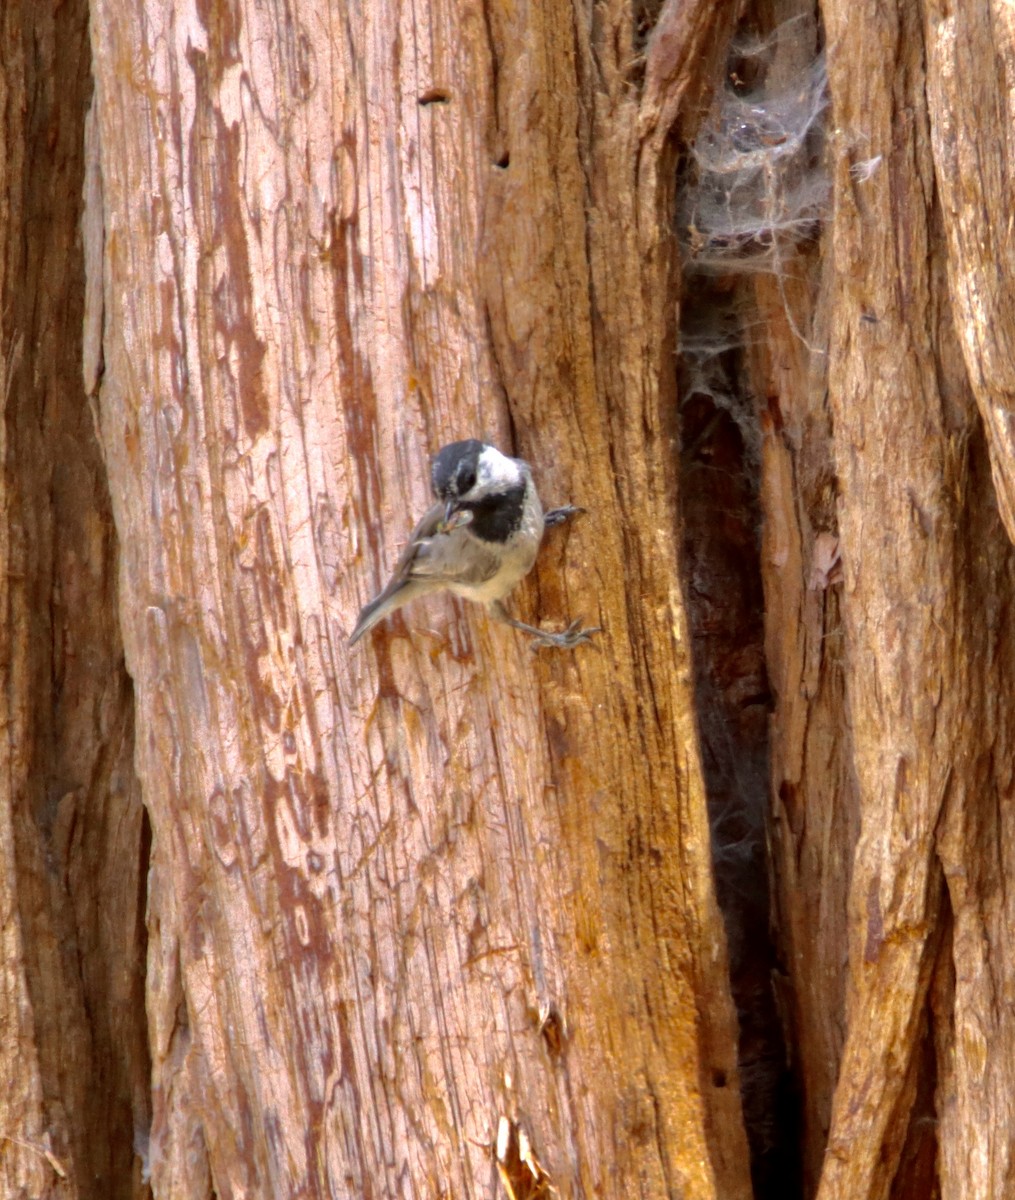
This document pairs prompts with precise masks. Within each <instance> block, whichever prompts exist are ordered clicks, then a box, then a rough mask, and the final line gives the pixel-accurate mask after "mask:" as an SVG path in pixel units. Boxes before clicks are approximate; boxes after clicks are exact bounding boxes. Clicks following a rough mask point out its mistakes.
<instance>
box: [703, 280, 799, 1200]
mask: <svg viewBox="0 0 1015 1200" xmlns="http://www.w3.org/2000/svg"><path fill="white" fill-rule="evenodd" d="M743 286H744V285H743V284H740V285H730V284H728V283H725V284H724V283H722V282H720V281H716V280H706V279H695V281H694V292H693V298H692V297H691V296H688V299H687V301H686V302H685V305H684V308H683V321H682V331H681V333H682V343H683V345H684V346H685V353H684V356H683V357H682V360H681V365H680V373H681V379H680V385H681V386H680V394H681V458H680V479H681V483H680V495H681V508H682V517H683V556H682V564H683V567H682V569H683V576H684V577H683V588H684V595H685V600H686V604H687V611H688V616H689V620H690V625H691V637H692V645H693V650H694V674H695V690H696V708H697V716H698V730H699V738H700V743H701V752H702V764H703V769H704V775H705V784H706V788H707V792H708V805H709V818H710V823H711V828H712V852H713V862H714V869H715V881H716V893H717V897H718V901H719V905H720V908H721V910H722V913H723V918H724V921H725V925H726V935H727V941H728V943H729V959H730V986H731V990H732V993H733V998H734V1001H735V1003H736V1007H737V1013H738V1016H739V1022H740V1034H739V1066H740V1087H741V1096H742V1103H743V1111H744V1121H745V1124H746V1127H747V1136H748V1140H749V1143H750V1147H751V1177H752V1182H753V1185H754V1194H755V1197H756V1198H757V1200H769V1198H771V1200H775V1198H776V1197H778V1200H794V1198H795V1197H799V1196H801V1195H802V1181H801V1171H800V1161H799V1146H800V1114H799V1103H798V1099H797V1095H796V1091H795V1087H794V1083H793V1078H792V1074H791V1072H790V1069H789V1064H788V1061H787V1051H786V1044H785V1038H784V1033H783V1027H782V1023H781V1020H780V1016H779V1011H778V1008H777V1005H776V998H775V994H774V990H773V976H774V973H775V972H776V971H777V970H778V957H777V953H776V948H775V946H774V944H773V940H772V936H771V926H770V906H769V883H768V881H769V864H768V841H767V838H766V820H767V814H768V786H769V785H768V776H769V770H768V718H769V712H770V708H771V695H770V691H769V684H768V678H767V674H766V668H765V646H764V596H763V593H762V578H761V563H760V524H761V510H760V503H759V457H758V444H759V431H758V423H757V415H756V412H755V406H754V400H753V397H752V396H750V395H749V394H744V392H743V382H742V380H743V371H742V358H743V351H742V346H741V345H740V344H739V343H738V339H737V338H734V337H729V336H728V335H729V333H730V331H731V329H732V328H733V325H735V320H736V314H737V311H738V307H739V299H738V290H739V288H740V287H743ZM731 322H732V323H733V324H732V325H731ZM703 345H707V346H708V353H707V355H705V356H704V357H701V356H698V355H696V354H695V352H694V350H693V349H692V350H691V352H690V353H688V348H694V347H701V346H703Z"/></svg>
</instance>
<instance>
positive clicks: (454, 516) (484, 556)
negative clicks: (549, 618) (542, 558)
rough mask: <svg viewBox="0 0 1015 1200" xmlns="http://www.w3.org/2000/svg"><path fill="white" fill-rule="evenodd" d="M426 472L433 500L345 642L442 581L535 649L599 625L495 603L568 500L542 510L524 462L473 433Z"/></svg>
mask: <svg viewBox="0 0 1015 1200" xmlns="http://www.w3.org/2000/svg"><path fill="white" fill-rule="evenodd" d="M430 480H431V485H432V487H433V493H434V496H436V498H437V503H436V504H435V505H434V506H433V508H431V509H430V511H429V512H428V513H427V514H426V516H425V517H424V518H423V519H422V521H420V523H419V524H418V525H417V526H416V528H415V529H414V530H413V531H412V535H411V537H410V538H409V544H408V545H407V546H406V548H405V551H404V552H403V554H402V557H401V558H400V559H399V560H398V565H397V566H396V567H395V571H394V574H393V575H392V576H391V579H390V580H389V581H388V584H387V586H386V587H385V588H384V590H383V591H382V592H381V593H380V595H379V596H377V598H376V599H374V600H371V601H370V603H369V604H368V605H367V606H366V607H365V608H364V609H363V611H362V612H361V613H360V615H359V620H358V621H357V622H356V628H355V629H354V630H353V631H352V634H351V636H350V638H349V643H350V645H351V644H352V643H353V642H357V641H359V639H360V638H361V637H362V636H363V635H364V634H365V633H366V632H367V630H368V629H372V628H373V626H374V625H376V624H377V622H378V621H381V620H383V619H384V618H385V617H386V616H388V614H389V613H393V612H394V611H395V609H397V608H401V607H402V605H403V604H408V603H409V601H410V600H415V599H416V597H417V596H427V595H430V593H432V592H439V591H441V590H442V589H445V588H446V589H447V590H448V591H450V592H454V593H455V595H457V596H464V597H465V598H466V599H467V600H475V601H477V602H479V603H480V604H485V605H486V606H487V609H488V610H489V612H490V614H491V615H492V616H493V617H495V618H496V619H497V620H498V621H504V622H506V623H507V624H508V625H511V626H513V627H514V628H515V629H520V630H521V631H522V632H523V633H531V634H533V635H534V639H535V640H534V641H533V643H532V645H533V648H534V649H535V648H538V647H540V646H556V647H558V648H560V649H571V648H572V647H573V646H577V645H579V643H581V642H586V641H588V640H589V638H590V637H591V636H592V634H594V633H598V632H599V630H598V629H582V628H581V622H580V621H573V622H572V623H571V624H570V625H569V626H568V627H567V629H564V630H562V631H561V632H560V633H548V632H546V631H545V630H542V629H536V628H535V627H534V626H532V625H526V624H525V623H524V622H522V621H516V620H514V619H513V618H512V617H509V616H508V614H507V612H506V611H505V609H504V606H503V604H502V603H501V601H502V600H503V599H504V597H505V596H506V595H507V594H508V592H510V591H511V589H512V588H513V587H514V586H515V585H516V584H517V583H518V582H519V581H520V580H521V579H523V578H524V577H525V576H526V575H527V574H528V573H529V571H531V570H532V566H533V564H534V563H535V561H536V552H537V551H538V550H539V543H540V542H541V541H542V539H543V530H544V529H546V528H547V527H548V526H551V525H559V524H560V523H561V522H562V521H566V520H567V518H568V517H570V516H573V515H574V514H575V513H576V512H580V511H581V510H580V509H577V508H574V507H572V506H570V505H568V506H567V507H566V508H555V509H552V510H551V511H550V512H548V513H546V515H545V516H544V514H543V507H542V505H541V504H540V503H539V496H538V495H537V494H536V487H535V484H534V483H533V482H532V471H531V470H530V469H529V464H528V463H526V462H523V461H522V460H521V459H520V458H508V457H507V456H506V455H504V454H501V452H500V451H499V450H496V449H495V448H494V447H493V446H489V445H486V444H485V443H483V442H479V441H477V440H476V439H475V438H469V439H468V440H467V441H464V442H452V443H451V445H449V446H445V447H444V449H443V450H441V451H440V452H439V453H438V454H437V455H436V456H435V458H434V460H433V467H432V470H431V474H430Z"/></svg>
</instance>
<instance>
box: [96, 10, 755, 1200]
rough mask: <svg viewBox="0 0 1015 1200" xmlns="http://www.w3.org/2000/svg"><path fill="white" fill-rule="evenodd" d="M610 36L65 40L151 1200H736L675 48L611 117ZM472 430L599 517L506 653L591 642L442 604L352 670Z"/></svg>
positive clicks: (118, 28) (512, 32) (155, 29)
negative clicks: (433, 467)
mask: <svg viewBox="0 0 1015 1200" xmlns="http://www.w3.org/2000/svg"><path fill="white" fill-rule="evenodd" d="M709 7H710V6H709ZM706 11H707V8H706V6H701V7H700V8H699V9H697V10H691V13H692V16H693V19H694V24H693V25H690V26H689V27H688V32H689V33H693V34H694V37H695V38H697V37H700V36H702V34H703V32H704V30H705V29H706V27H707V23H706V21H705V17H704V14H705V12H706ZM604 15H605V16H606V18H607V19H608V20H609V21H611V22H612V21H615V22H616V24H617V34H616V41H615V43H614V44H612V45H610V46H604V47H603V57H602V58H601V59H600V60H599V61H598V62H596V61H594V60H593V59H592V58H591V57H590V56H589V55H588V54H587V53H585V54H584V56H582V57H579V56H578V55H576V51H575V39H574V31H573V29H572V26H571V22H572V18H573V13H572V10H571V9H570V7H569V6H565V5H560V6H557V7H556V8H555V7H554V6H552V5H547V6H542V7H539V8H534V9H531V10H527V11H525V12H517V11H515V10H513V9H510V8H504V9H502V10H501V9H491V10H489V12H488V13H487V14H486V19H485V20H483V19H482V17H481V14H480V13H479V12H478V11H474V10H461V9H458V8H454V7H450V6H449V7H445V6H442V5H437V6H435V7H434V8H433V9H432V10H431V11H429V12H428V13H425V14H424V13H421V12H417V11H415V10H411V9H406V8H403V7H401V6H399V5H395V4H392V5H376V6H371V7H370V8H369V9H364V10H362V11H351V12H349V13H347V14H345V15H343V16H341V17H339V15H338V14H337V12H335V11H329V9H328V7H327V6H325V5H321V4H316V5H315V4H309V3H308V4H305V5H304V6H302V8H301V9H299V10H298V11H294V12H293V14H292V19H291V20H290V21H288V22H286V23H284V24H280V23H279V22H278V21H277V18H276V16H275V15H274V14H273V13H271V12H268V11H267V10H263V9H261V8H259V7H258V6H255V5H238V6H236V7H235V8H234V9H230V10H226V9H224V8H222V9H216V10H214V11H209V12H207V13H204V12H201V11H197V12H192V13H181V12H178V11H173V10H171V9H169V8H164V9H152V8H148V9H145V8H142V7H141V6H138V7H136V8H133V9H128V10H127V11H125V10H124V8H123V6H122V5H121V4H116V5H112V4H107V3H102V2H98V3H96V4H94V5H93V9H92V39H93V47H94V50H95V73H96V102H97V110H96V111H97V127H98V132H99V137H98V141H99V143H100V145H101V150H100V155H101V177H102V186H103V193H102V206H103V208H102V213H103V215H102V229H103V236H104V239H105V254H104V257H103V271H104V284H103V293H104V317H103V333H102V338H103V341H102V349H103V359H104V363H105V373H104V376H103V379H102V384H101V388H100V391H99V410H100V428H101V440H102V444H103V448H104V453H105V456H106V462H107V465H108V469H109V474H110V479H111V483H112V488H111V491H112V494H113V504H114V512H115V516H116V522H117V528H118V531H119V534H120V539H121V549H122V555H123V565H122V577H121V578H122V590H121V617H122V624H123V633H124V642H125V647H126V652H127V662H128V666H129V669H130V671H131V674H132V676H133V679H134V684H135V689H136V696H137V704H138V707H139V711H140V712H143V713H144V718H143V723H142V724H143V733H142V736H141V738H140V740H139V746H138V757H137V764H138V770H139V775H140V779H141V784H142V788H143V791H144V795H145V800H146V806H147V809H148V812H149V814H150V817H151V822H152V830H153V844H152V868H151V872H150V877H149V891H148V903H149V933H150V939H151V940H150V944H149V970H148V990H147V1000H148V1012H149V1019H150V1034H151V1047H152V1093H153V1109H154V1115H153V1125H152V1131H151V1150H150V1167H151V1173H152V1185H153V1190H154V1191H155V1193H156V1194H157V1195H163V1194H164V1195H173V1196H177V1195H181V1196H183V1195H192V1194H193V1195H197V1194H202V1193H203V1192H204V1191H205V1190H206V1189H208V1188H210V1187H213V1188H214V1189H215V1191H216V1192H217V1193H218V1194H220V1195H240V1194H252V1193H257V1192H258V1191H262V1192H263V1191H267V1192H270V1193H271V1194H275V1195H320V1196H325V1195H329V1194H330V1195H335V1194H338V1195H363V1196H371V1195H378V1196H379V1195H399V1194H421V1193H422V1192H423V1191H430V1192H436V1193H438V1194H449V1195H463V1196H465V1195H478V1194H487V1193H488V1192H489V1189H490V1188H491V1186H493V1183H492V1181H493V1180H494V1179H495V1178H496V1177H497V1175H496V1174H495V1170H494V1168H495V1165H496V1168H497V1173H498V1174H499V1175H500V1176H501V1178H502V1179H503V1180H504V1182H505V1184H506V1185H507V1184H510V1186H512V1187H513V1188H514V1189H515V1192H516V1193H517V1194H519V1195H523V1194H531V1190H532V1188H533V1187H535V1186H536V1185H537V1184H538V1185H539V1186H541V1187H543V1190H544V1191H545V1190H546V1189H548V1188H549V1187H550V1186H552V1187H554V1188H556V1189H557V1190H558V1191H559V1192H560V1193H561V1194H564V1195H569V1194H620V1193H624V1192H628V1191H629V1190H632V1189H633V1190H635V1191H637V1192H639V1193H640V1194H643V1195H646V1196H662V1195H669V1194H676V1193H679V1194H681V1195H686V1196H702V1197H705V1196H712V1195H716V1194H721V1195H723V1196H728V1197H733V1196H738V1195H747V1194H748V1187H749V1184H748V1170H747V1152H746V1144H745V1142H744V1137H743V1131H742V1127H741V1124H740V1114H739V1098H738V1094H737V1088H736V1061H735V1054H734V1040H733V1013H732V1008H731V1005H730V1003H729V999H728V993H727V988H726V982H725V980H726V968H725V962H724V954H723V943H722V937H721V933H720V930H719V927H718V918H717V913H716V910H715V902H714V899H713V895H712V890H711V881H710V862H709V841H708V827H707V822H706V816H705V808H704V796H703V791H702V785H701V777H700V772H699V768H698V764H697V760H696V752H695V740H694V734H693V704H692V695H691V690H690V679H689V660H688V642H687V637H686V633H685V630H684V626H683V617H682V613H681V604H680V599H679V575H678V570H677V560H676V539H677V532H676V526H675V524H674V521H673V518H672V514H673V509H674V473H673V464H672V452H673V445H674V441H673V439H674V436H675V425H674V417H673V408H672V402H673V390H674V389H673V378H672V372H669V373H667V372H666V371H665V367H666V366H667V363H668V362H669V361H671V356H672V352H673V328H674V318H673V301H672V296H671V294H670V293H669V292H668V291H667V288H666V286H665V285H666V283H667V281H668V280H670V279H672V277H673V274H674V270H673V267H674V249H675V247H674V243H673V240H672V239H671V238H669V237H667V236H665V233H664V231H663V230H662V228H661V226H660V217H661V216H663V215H664V214H665V213H666V212H667V211H669V209H670V208H671V207H672V193H673V188H674V177H673V172H672V161H668V159H667V157H666V156H665V155H664V154H663V147H664V144H665V134H666V129H667V126H668V123H669V122H670V121H672V115H671V116H670V117H668V118H667V117H666V116H665V114H664V111H663V110H664V109H665V108H666V107H667V106H668V107H669V108H670V109H674V108H675V103H676V99H677V98H678V95H679V89H680V88H681V87H683V86H685V85H686V80H687V78H688V72H689V66H688V65H687V63H686V62H685V61H684V60H685V59H686V56H687V55H688V54H689V53H690V51H691V50H692V49H693V46H694V41H693V40H691V41H689V40H687V39H686V38H685V35H684V33H683V32H682V31H681V30H677V35H678V37H677V41H676V43H675V46H674V47H670V48H668V49H666V51H665V54H664V55H663V57H662V59H660V57H659V55H658V54H656V55H653V54H652V53H650V54H649V57H648V60H647V67H646V70H647V73H648V78H649V80H650V84H651V86H650V87H649V88H648V89H647V97H648V98H647V99H646V100H645V101H644V102H642V103H639V102H638V98H637V94H636V93H635V92H634V91H632V90H631V88H630V86H629V84H628V83H627V81H626V79H625V72H626V71H627V70H628V69H629V60H630V58H631V57H632V56H633V52H634V51H633V47H632V45H631V38H630V34H629V33H627V34H625V33H624V32H623V24H624V22H625V21H626V12H625V10H624V9H623V8H622V7H621V6H619V5H618V6H617V7H616V11H615V12H610V13H605V14H604ZM665 19H666V21H668V22H673V23H676V22H677V16H676V14H675V13H674V14H673V15H672V16H671V15H670V14H669V13H667V15H666V18H665ZM680 20H681V21H687V20H688V17H687V16H686V15H684V16H681V17H680ZM682 62H683V63H684V65H681V64H682ZM124 64H129V70H125V69H124ZM494 85H496V86H494ZM153 150H155V151H156V152H155V153H153V152H152V151H153ZM597 160H598V161H597ZM590 164H592V166H593V168H594V173H595V174H596V175H597V176H598V178H597V179H596V180H593V181H592V182H591V184H590V181H589V180H588V178H587V176H586V175H585V174H584V173H583V166H584V167H585V168H588V166H589V165H590ZM139 198H140V200H139ZM632 255H633V256H636V257H637V258H638V259H640V260H641V261H642V263H643V266H642V267H641V268H640V269H638V270H635V271H631V270H630V269H629V267H628V263H629V262H630V258H631V256H632ZM139 346H143V347H146V348H150V350H148V352H146V353H142V354H138V353H137V347H139ZM611 393H614V394H615V398H614V395H611ZM470 434H483V435H488V436H490V437H492V438H494V439H495V440H496V441H498V442H499V443H500V444H501V445H504V446H506V447H509V448H513V449H515V450H517V451H519V452H520V453H521V454H523V455H524V456H525V457H527V458H528V459H530V460H531V461H532V463H533V464H534V467H535V470H536V472H537V475H538V479H539V484H540V487H541V489H542V491H543V494H544V496H545V497H546V499H547V500H548V501H572V502H576V503H579V504H583V505H584V506H585V507H586V508H588V510H589V516H588V518H587V519H586V520H585V521H584V522H582V523H580V524H578V525H576V526H575V528H574V529H573V530H572V531H570V532H568V533H565V534H563V535H562V536H560V537H557V538H555V539H554V540H553V541H552V542H551V543H550V544H549V545H548V547H547V550H546V553H545V555H544V557H543V560H542V562H541V566H540V570H539V572H538V578H537V580H536V586H535V588H534V589H531V590H530V591H529V592H528V594H527V602H526V609H527V612H526V615H527V616H529V617H545V618H546V619H547V620H548V621H556V622H558V623H559V622H560V621H562V620H566V619H568V618H569V617H570V616H572V615H577V614H585V615H586V617H587V618H589V619H594V620H595V621H596V623H598V624H601V625H602V626H603V627H604V634H603V636H602V639H601V642H600V644H599V646H598V647H597V649H596V650H594V651H590V652H587V653H580V654H575V655H573V656H562V655H560V656H554V657H551V656H543V657H533V655H532V654H531V653H530V652H529V650H528V649H527V647H526V645H525V644H524V642H522V641H521V640H520V639H519V638H518V637H517V636H516V635H515V634H514V633H513V632H511V631H508V630H504V629H499V628H491V627H490V624H489V622H488V621H487V620H486V619H485V618H484V617H483V616H482V615H481V614H478V613H472V612H465V611H463V610H462V609H460V608H457V607H455V606H454V605H452V604H450V603H449V602H448V601H447V600H442V601H440V602H438V601H434V602H433V603H430V604H427V605H420V606H418V607H417V608H416V610H415V611H414V612H412V613H410V614H407V615H406V617H405V619H404V620H403V619H402V618H401V617H399V618H397V619H396V620H394V621H392V622H391V623H390V625H389V626H388V627H386V628H385V629H384V630H383V631H381V632H379V633H378V634H375V635H373V637H372V638H371V640H370V642H369V643H368V644H367V645H365V646H362V647H356V648H355V649H354V650H350V649H349V648H348V647H347V645H346V642H345V638H346V635H347V634H348V632H349V630H350V629H351V627H352V623H353V619H354V616H355V613H356V610H357V608H358V606H359V605H360V604H361V603H362V602H363V601H364V600H365V599H366V598H367V597H368V595H369V594H370V592H371V591H373V590H375V588H376V585H377V584H378V583H379V582H380V580H381V579H382V577H383V574H384V572H385V571H386V570H387V569H388V568H390V565H391V563H392V562H393V560H394V557H395V555H396V554H397V552H398V549H399V541H400V539H401V538H404V536H405V535H406V533H407V531H408V529H409V528H410V527H411V523H412V522H413V520H414V519H415V516H416V515H417V514H418V513H419V512H420V511H421V509H422V508H423V507H424V506H425V505H426V504H427V478H428V469H427V454H428V452H430V451H432V450H433V449H435V448H436V447H437V446H439V445H440V444H441V443H442V442H445V441H449V440H452V439H453V438H455V437H461V436H466V435H470ZM611 455H612V456H613V457H614V459H615V460H620V461H623V462H624V463H626V464H627V469H626V470H617V471H616V472H614V470H613V469H612V468H611ZM537 595H538V602H537V601H536V596H537ZM635 748H637V749H636V750H635ZM632 751H634V752H633V753H632ZM635 981H637V982H636V986H632V985H633V984H634V983H635ZM502 1128H503V1129H504V1131H505V1132H504V1134H503V1135H502V1137H503V1139H504V1140H503V1142H502V1144H501V1147H500V1151H499V1154H500V1159H499V1161H498V1162H497V1163H496V1164H495V1162H494V1159H495V1155H496V1154H497V1144H498V1131H499V1130H500V1129H502ZM526 1141H527V1144H528V1145H529V1146H530V1147H531V1158H530V1160H529V1162H528V1163H526V1162H524V1161H521V1159H523V1158H524V1155H523V1154H522V1153H521V1150H520V1147H522V1146H524V1145H525V1143H526ZM537 1162H538V1164H539V1166H538V1169H537V1168H536V1166H535V1164H536V1163H537ZM533 1180H535V1183H534V1182H533ZM526 1189H528V1190H526Z"/></svg>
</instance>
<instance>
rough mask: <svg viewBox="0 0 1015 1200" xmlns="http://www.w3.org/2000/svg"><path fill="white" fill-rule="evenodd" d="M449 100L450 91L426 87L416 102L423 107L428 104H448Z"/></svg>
mask: <svg viewBox="0 0 1015 1200" xmlns="http://www.w3.org/2000/svg"><path fill="white" fill-rule="evenodd" d="M450 100H451V93H450V92H447V91H445V90H444V88H427V90H426V91H425V92H424V93H423V95H422V96H420V98H419V99H418V100H417V101H416V103H417V104H419V105H420V106H422V107H424V108H425V107H426V105H428V104H448V103H449V102H450Z"/></svg>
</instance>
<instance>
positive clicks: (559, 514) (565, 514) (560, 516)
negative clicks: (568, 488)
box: [543, 504, 585, 529]
mask: <svg viewBox="0 0 1015 1200" xmlns="http://www.w3.org/2000/svg"><path fill="white" fill-rule="evenodd" d="M584 511H585V509H584V508H579V507H578V505H577V504H565V505H564V507H563V508H551V509H550V511H549V512H548V513H546V515H545V516H544V517H543V525H544V526H545V527H546V528H547V529H552V528H553V526H554V525H563V523H564V522H565V521H567V520H570V518H571V517H576V516H577V515H578V514H579V513H583V512H584Z"/></svg>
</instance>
